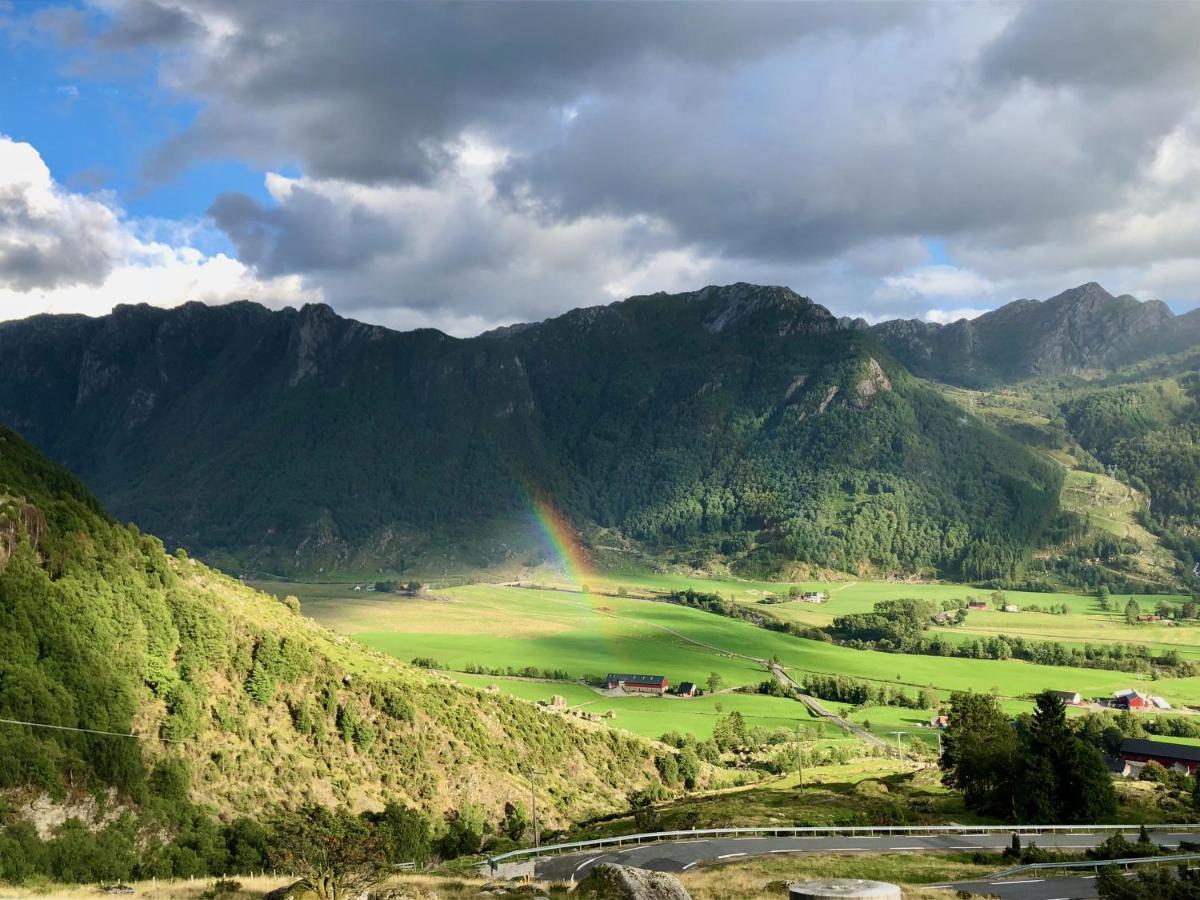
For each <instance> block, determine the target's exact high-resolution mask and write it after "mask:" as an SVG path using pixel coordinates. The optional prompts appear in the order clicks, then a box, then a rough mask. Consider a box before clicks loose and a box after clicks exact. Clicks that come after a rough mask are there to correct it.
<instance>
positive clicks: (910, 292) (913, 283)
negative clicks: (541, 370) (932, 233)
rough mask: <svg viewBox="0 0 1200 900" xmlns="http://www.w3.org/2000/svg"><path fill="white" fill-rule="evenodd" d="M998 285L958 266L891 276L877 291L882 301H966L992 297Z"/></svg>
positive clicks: (928, 268)
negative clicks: (946, 298)
mask: <svg viewBox="0 0 1200 900" xmlns="http://www.w3.org/2000/svg"><path fill="white" fill-rule="evenodd" d="M995 292H996V285H995V284H994V283H993V282H991V281H989V280H988V279H986V278H984V277H983V276H981V275H979V274H978V273H976V272H972V271H971V270H970V269H962V268H959V267H958V266H948V265H932V266H921V267H920V268H917V269H913V270H912V271H910V272H906V273H904V274H902V275H889V276H887V277H885V278H884V279H883V284H882V285H881V286H880V288H879V289H878V290H877V291H876V292H875V296H876V298H877V299H880V300H896V299H901V298H911V297H930V298H934V297H937V298H942V297H949V298H960V299H961V298H966V297H983V296H989V295H991V294H994V293H995Z"/></svg>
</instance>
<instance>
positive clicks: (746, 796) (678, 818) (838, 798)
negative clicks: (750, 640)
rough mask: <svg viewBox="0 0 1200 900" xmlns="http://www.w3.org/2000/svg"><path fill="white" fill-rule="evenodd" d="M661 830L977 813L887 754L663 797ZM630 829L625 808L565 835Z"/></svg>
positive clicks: (933, 776) (929, 776)
mask: <svg viewBox="0 0 1200 900" xmlns="http://www.w3.org/2000/svg"><path fill="white" fill-rule="evenodd" d="M657 811H658V816H659V819H660V821H661V825H662V828H663V829H664V830H668V831H672V830H686V829H689V828H726V827H735V826H745V825H758V826H779V827H781V828H792V827H806V826H832V825H853V824H867V823H869V822H887V821H892V822H895V821H899V820H901V819H903V821H907V822H911V823H913V824H939V823H950V822H959V823H965V824H976V823H981V822H985V821H990V820H982V819H980V818H979V817H978V816H976V815H974V814H973V813H971V812H968V811H967V810H966V809H965V808H964V807H963V805H962V800H961V798H960V797H958V796H957V795H955V794H954V793H952V792H950V791H948V790H947V789H946V788H945V787H943V786H942V784H941V781H940V777H939V775H938V773H937V770H936V769H933V768H921V769H916V770H914V769H913V767H912V766H911V765H909V764H902V763H901V762H900V761H899V760H896V759H892V758H888V757H873V758H867V759H859V760H854V761H851V762H848V763H843V764H840V765H827V766H821V767H819V768H813V769H808V770H806V771H805V772H804V774H803V778H801V776H800V775H799V774H797V773H793V774H791V775H787V776H785V777H782V778H776V779H773V780H771V781H769V782H766V783H763V784H759V785H754V786H752V787H741V788H733V789H730V790H724V791H719V792H713V793H708V794H703V795H697V796H689V797H685V798H683V799H681V800H677V801H673V802H670V803H667V804H663V805H661V806H659V807H658V810H657ZM635 831H637V827H636V825H635V823H634V820H633V818H632V817H631V816H620V817H615V818H609V819H605V820H603V821H597V822H593V823H585V824H583V825H581V826H579V827H578V828H576V829H573V830H572V831H571V833H570V839H571V840H591V839H595V838H602V837H609V836H613V835H618V834H630V833H633V832H635Z"/></svg>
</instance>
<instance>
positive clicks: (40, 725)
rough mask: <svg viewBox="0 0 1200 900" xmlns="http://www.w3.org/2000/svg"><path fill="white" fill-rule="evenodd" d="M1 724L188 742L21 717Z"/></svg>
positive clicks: (0, 720) (178, 742)
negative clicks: (27, 719)
mask: <svg viewBox="0 0 1200 900" xmlns="http://www.w3.org/2000/svg"><path fill="white" fill-rule="evenodd" d="M0 725H26V726H28V727H29V728H49V729H51V730H53V731H75V732H78V733H80V734H99V735H104V736H105V737H120V738H133V739H134V740H135V741H162V742H163V743H167V744H188V743H191V741H181V740H177V739H175V738H165V737H151V736H150V735H146V734H132V733H130V734H127V733H125V732H124V731H100V730H99V729H96V728H73V727H72V726H70V725H49V724H47V723H45V722H25V721H22V720H20V719H0Z"/></svg>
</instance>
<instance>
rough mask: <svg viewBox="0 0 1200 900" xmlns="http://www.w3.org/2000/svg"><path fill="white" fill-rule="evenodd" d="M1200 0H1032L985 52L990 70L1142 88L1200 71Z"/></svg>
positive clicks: (1192, 77) (1040, 79)
mask: <svg viewBox="0 0 1200 900" xmlns="http://www.w3.org/2000/svg"><path fill="white" fill-rule="evenodd" d="M1198 48H1200V3H1193V2H1163V3H1091V2H1082V0H1073V2H1057V3H1031V4H1030V5H1028V6H1026V7H1024V8H1023V9H1022V10H1021V12H1020V14H1019V15H1017V16H1016V17H1015V18H1014V19H1013V20H1012V22H1011V23H1010V24H1009V25H1008V27H1007V28H1006V29H1005V30H1004V32H1003V33H1002V34H1001V35H1000V36H999V38H998V39H997V40H996V41H995V43H994V44H992V46H991V47H989V48H988V50H987V52H986V53H985V54H984V56H983V59H982V70H983V72H984V74H985V76H986V77H988V78H990V79H996V80H1005V79H1028V80H1030V81H1032V82H1035V83H1038V84H1043V85H1047V86H1050V87H1058V86H1068V87H1081V88H1092V87H1096V88H1103V89H1108V90H1111V89H1114V88H1115V89H1121V90H1130V89H1133V90H1137V89H1140V88H1144V87H1146V86H1147V85H1155V86H1159V85H1162V84H1164V83H1169V82H1175V83H1179V84H1186V85H1187V86H1188V87H1189V88H1191V89H1194V88H1195V81H1196V78H1197V77H1198V76H1200V52H1198Z"/></svg>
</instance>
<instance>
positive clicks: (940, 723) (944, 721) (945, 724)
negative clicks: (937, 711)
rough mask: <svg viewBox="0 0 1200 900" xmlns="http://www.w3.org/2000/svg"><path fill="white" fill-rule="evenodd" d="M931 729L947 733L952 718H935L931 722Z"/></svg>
mask: <svg viewBox="0 0 1200 900" xmlns="http://www.w3.org/2000/svg"><path fill="white" fill-rule="evenodd" d="M929 727H930V728H937V729H939V730H941V731H945V730H946V729H947V728H949V727H950V717H949V716H934V717H933V718H932V719H930V720H929Z"/></svg>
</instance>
